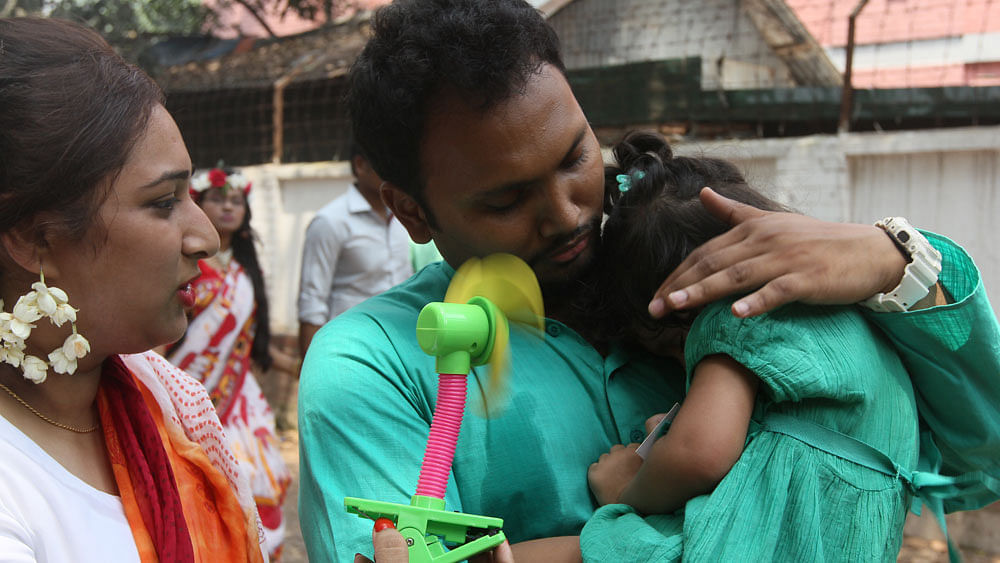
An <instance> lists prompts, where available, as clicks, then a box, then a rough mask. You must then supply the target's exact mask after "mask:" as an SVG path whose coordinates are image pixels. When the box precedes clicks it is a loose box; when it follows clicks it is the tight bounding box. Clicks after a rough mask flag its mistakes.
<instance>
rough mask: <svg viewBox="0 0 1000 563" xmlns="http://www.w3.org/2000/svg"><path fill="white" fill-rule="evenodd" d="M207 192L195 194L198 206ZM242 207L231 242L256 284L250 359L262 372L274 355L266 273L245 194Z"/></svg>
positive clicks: (238, 259) (238, 260)
mask: <svg viewBox="0 0 1000 563" xmlns="http://www.w3.org/2000/svg"><path fill="white" fill-rule="evenodd" d="M223 172H225V173H226V176H229V175H232V174H233V173H234V172H236V170H233V169H231V168H224V169H223ZM213 189H215V188H213ZM206 192H207V190H206V191H203V192H197V193H196V194H195V196H194V200H195V202H197V203H198V205H199V206H200V205H201V200H202V198H204V196H205V193H206ZM243 208H244V209H245V210H246V213H244V214H243V223H241V224H240V227H239V228H238V229H236V232H235V233H233V238H232V243H231V244H232V249H233V259H234V260H236V261H237V262H239V264H240V265H241V266H243V270H244V271H245V272H246V273H247V275H248V276H250V282H251V283H252V284H253V299H254V303H255V305H256V307H257V309H256V312H255V313H254V316H255V317H256V319H255V320H256V323H257V326H256V328H255V330H254V335H253V345H252V346H251V348H250V357H251V358H253V361H255V362H257V365H259V366H260V367H261V369H264V370H267V369H268V368H270V367H271V361H272V360H271V353H270V352H268V346H269V345H270V343H271V328H270V314H269V311H268V305H267V292H266V291H265V289H264V272H263V271H262V270H261V269H260V261H259V260H258V259H257V247H256V244H255V243H256V241H257V233H255V232H254V230H253V229H251V228H250V204H249V202H248V201H247V200H246V196H245V195H244V197H243ZM175 346H176V344H175Z"/></svg>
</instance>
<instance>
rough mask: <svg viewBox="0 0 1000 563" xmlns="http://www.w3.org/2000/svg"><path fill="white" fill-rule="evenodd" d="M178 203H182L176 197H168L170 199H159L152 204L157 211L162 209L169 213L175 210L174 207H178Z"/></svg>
mask: <svg viewBox="0 0 1000 563" xmlns="http://www.w3.org/2000/svg"><path fill="white" fill-rule="evenodd" d="M178 203H180V200H179V199H177V198H176V197H174V196H171V197H168V198H164V199H158V200H156V201H154V202H153V203H152V206H153V207H154V208H156V209H162V210H166V211H169V210H171V209H173V208H174V206H175V205H177V204H178Z"/></svg>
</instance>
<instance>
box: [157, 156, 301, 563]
mask: <svg viewBox="0 0 1000 563" xmlns="http://www.w3.org/2000/svg"><path fill="white" fill-rule="evenodd" d="M249 192H250V182H249V181H248V180H247V179H246V177H244V176H243V175H242V174H240V173H238V172H236V171H235V170H231V169H220V168H213V169H211V170H208V171H204V172H201V173H199V174H196V175H195V176H194V178H192V180H191V196H192V198H193V199H194V201H195V203H197V204H198V205H199V206H200V207H201V208H202V210H203V211H204V212H205V214H206V215H207V216H208V219H209V220H210V221H211V222H212V226H214V227H215V230H216V232H218V234H219V241H220V244H219V252H218V254H216V255H215V256H212V257H211V258H207V259H205V260H201V261H200V262H199V263H198V266H199V268H200V269H201V275H200V276H199V277H198V278H197V279H196V280H194V282H193V283H192V286H193V290H194V303H193V307H192V309H191V310H190V311H189V315H191V321H190V323H191V324H190V326H189V327H188V330H187V333H185V335H184V338H183V339H182V340H181V341H180V342H178V343H176V344H174V345H173V346H172V347H171V348H170V349H169V351H168V354H167V358H168V359H169V360H170V362H171V363H173V364H174V365H176V366H177V367H179V368H181V369H183V370H184V371H186V372H187V373H189V374H191V375H192V376H194V377H195V378H196V379H198V380H199V381H201V382H202V383H203V384H204V385H205V388H206V389H207V390H208V394H209V396H210V397H211V398H212V402H213V403H215V408H216V410H217V411H218V413H219V418H220V419H221V420H222V424H223V426H225V428H226V434H227V435H229V437H230V439H231V440H232V445H233V449H234V450H235V451H236V456H237V458H238V459H239V460H240V462H241V463H242V464H243V466H244V467H246V468H247V469H248V471H247V473H248V475H249V476H250V484H251V486H252V487H253V493H254V500H255V501H256V502H257V510H258V511H259V513H260V518H261V522H262V524H263V525H264V539H265V547H266V548H267V551H268V552H269V554H270V556H271V559H272V560H275V559H277V558H278V557H279V556H280V554H281V545H282V541H283V539H284V532H285V522H284V517H283V515H282V508H281V507H282V504H283V503H284V499H285V492H286V491H287V490H288V486H289V484H290V483H291V473H290V472H289V470H288V468H287V467H286V466H285V462H284V460H283V459H282V457H281V451H280V448H279V440H278V435H277V432H276V430H275V419H274V414H273V413H272V411H271V407H270V406H269V405H268V404H267V399H266V398H265V397H264V395H263V393H262V392H261V389H260V385H259V384H258V383H257V378H256V377H254V369H253V368H254V367H256V369H258V370H261V371H264V370H267V369H268V367H270V366H271V363H272V361H273V359H272V358H274V357H275V356H277V360H278V361H283V360H284V363H288V360H285V357H284V354H281V352H280V351H278V350H275V349H274V348H273V347H270V346H269V343H270V331H269V330H268V307H267V294H266V293H265V291H264V276H263V273H262V272H261V269H260V265H259V263H258V261H257V251H256V249H255V248H254V239H253V231H252V230H251V229H250V208H249V207H248V206H247V199H246V198H247V194H249Z"/></svg>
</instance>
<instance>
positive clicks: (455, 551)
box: [344, 254, 545, 563]
mask: <svg viewBox="0 0 1000 563" xmlns="http://www.w3.org/2000/svg"><path fill="white" fill-rule="evenodd" d="M544 319H545V313H544V311H543V307H542V292H541V290H540V289H539V287H538V281H537V280H536V279H535V274H534V272H532V271H531V268H530V267H529V266H528V265H527V264H525V263H524V262H523V261H522V260H521V259H520V258H518V257H516V256H513V255H510V254H493V255H491V256H487V257H486V258H483V259H481V260H480V259H478V258H472V259H470V260H468V261H467V262H466V263H465V264H463V265H462V267H461V268H459V269H458V271H456V272H455V276H454V277H453V278H452V280H451V284H450V285H449V286H448V291H447V293H446V294H445V298H444V302H438V303H429V304H428V305H426V306H425V307H424V308H423V310H422V311H421V312H420V315H419V316H418V317H417V343H418V344H419V345H420V347H421V349H423V351H424V352H427V353H428V354H430V355H432V356H435V357H436V358H437V361H436V369H435V371H437V373H438V400H437V406H436V407H435V409H434V418H433V420H432V421H431V430H430V436H429V437H428V439H427V449H426V450H425V452H424V461H423V465H422V466H421V468H420V479H419V482H418V483H417V492H416V494H415V495H413V497H412V498H411V499H410V504H409V505H405V504H396V503H389V502H382V501H375V500H366V499H358V498H352V497H347V498H345V499H344V505H345V506H346V508H347V511H348V512H350V513H354V514H357V515H358V516H360V517H362V518H371V519H373V520H374V519H376V518H388V519H390V520H392V521H393V522H394V523H395V524H396V529H397V530H399V532H400V533H401V534H402V535H403V537H404V538H406V544H407V545H408V546H409V556H410V561H411V563H424V562H435V563H452V562H457V561H462V560H464V559H468V558H469V557H472V556H473V555H476V554H477V553H481V552H483V551H487V550H489V549H493V548H494V547H496V546H498V545H500V544H501V543H503V541H504V539H506V536H504V533H503V531H501V528H502V527H503V520H502V519H500V518H492V517H488V516H478V515H474V514H464V513H460V512H449V511H446V510H445V502H444V493H445V488H446V487H447V484H448V475H450V474H451V464H452V460H453V459H454V456H455V446H456V444H457V443H458V433H459V429H460V428H461V426H462V416H463V414H464V411H465V399H466V384H467V376H468V374H469V370H470V369H472V366H478V365H484V364H489V366H490V383H489V386H488V394H490V395H494V396H495V395H496V394H497V393H498V391H499V390H500V389H502V388H503V381H504V378H505V377H506V371H507V367H508V364H509V360H508V346H509V325H508V320H511V321H515V322H518V323H522V324H526V325H529V326H533V327H536V328H537V329H539V332H540V333H541V332H542V330H543V329H544Z"/></svg>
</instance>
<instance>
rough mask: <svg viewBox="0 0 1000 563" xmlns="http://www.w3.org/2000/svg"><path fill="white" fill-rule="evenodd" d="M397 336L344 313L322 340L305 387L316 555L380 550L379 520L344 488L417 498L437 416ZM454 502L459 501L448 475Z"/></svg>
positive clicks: (303, 496) (304, 474) (303, 495)
mask: <svg viewBox="0 0 1000 563" xmlns="http://www.w3.org/2000/svg"><path fill="white" fill-rule="evenodd" d="M396 344H397V343H395V342H393V341H392V340H391V338H390V337H388V336H386V332H385V331H383V329H382V327H381V326H379V325H378V324H376V323H375V321H374V320H372V319H371V318H370V317H368V316H365V315H361V314H351V313H348V314H346V315H342V316H339V317H337V318H336V319H334V320H333V321H331V322H330V323H327V325H325V326H324V327H323V328H322V329H321V330H320V331H319V332H318V333H316V337H315V338H314V339H313V342H312V345H311V346H310V349H309V354H308V355H307V357H306V360H305V363H304V365H303V367H302V378H301V381H300V386H299V454H300V463H301V465H300V483H299V516H300V521H301V523H302V535H303V538H304V539H305V543H306V548H307V550H308V554H309V559H310V560H311V561H348V560H350V559H351V558H352V557H353V556H354V554H355V553H370V552H371V533H372V522H371V520H366V519H362V518H359V517H358V516H357V515H355V514H348V513H347V511H346V510H345V509H344V497H347V496H351V497H359V498H366V499H372V500H381V501H387V502H396V503H402V504H409V501H410V497H411V496H412V495H413V494H414V492H415V488H416V484H417V480H418V475H419V471H420V464H421V460H422V458H423V452H424V446H425V445H426V442H427V434H428V432H429V429H430V424H429V421H430V419H431V415H432V412H433V411H432V408H431V405H430V404H428V399H427V397H428V396H431V397H432V396H433V394H434V392H435V391H436V390H435V389H422V388H420V387H419V385H418V384H417V383H415V382H414V380H413V377H414V376H412V374H411V373H409V371H410V370H408V366H404V365H402V362H401V361H400V356H399V354H398V353H397V352H396V349H395V346H396ZM446 499H447V501H448V507H447V509H448V510H460V509H461V508H462V507H461V505H460V503H459V500H458V499H459V495H458V491H457V490H456V489H455V487H454V485H453V484H449V487H448V490H447V493H446Z"/></svg>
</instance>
